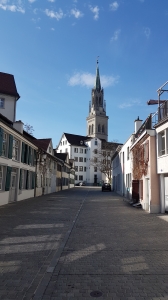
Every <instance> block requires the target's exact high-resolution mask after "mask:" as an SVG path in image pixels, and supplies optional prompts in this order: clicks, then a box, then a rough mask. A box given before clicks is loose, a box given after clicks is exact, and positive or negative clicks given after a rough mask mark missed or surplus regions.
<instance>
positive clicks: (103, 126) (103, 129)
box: [102, 125, 104, 133]
mask: <svg viewBox="0 0 168 300" xmlns="http://www.w3.org/2000/svg"><path fill="white" fill-rule="evenodd" d="M102 133H104V125H102Z"/></svg>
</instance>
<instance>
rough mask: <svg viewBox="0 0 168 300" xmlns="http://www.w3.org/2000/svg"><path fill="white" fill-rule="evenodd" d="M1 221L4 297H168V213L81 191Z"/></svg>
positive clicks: (9, 210) (4, 213)
mask: <svg viewBox="0 0 168 300" xmlns="http://www.w3.org/2000/svg"><path fill="white" fill-rule="evenodd" d="M0 216H1V217H0V226H1V230H0V274H1V280H0V299H5V300H8V299H19V300H22V299H24V300H31V299H33V300H40V299H41V300H49V299H51V300H56V299H57V300H64V299H65V300H72V299H74V300H80V299H84V300H89V299H90V300H91V299H95V298H99V299H103V300H104V299H105V300H106V299H109V300H111V299H130V300H133V299H138V300H139V299H155V300H158V299H168V215H152V214H148V213H145V212H144V211H143V210H141V209H136V208H133V207H131V206H130V205H129V204H128V203H127V202H125V201H123V198H122V197H120V196H119V195H117V194H115V193H113V192H104V193H102V192H101V189H100V188H89V187H76V188H74V189H71V190H65V191H62V192H58V193H54V194H50V195H47V196H42V197H38V198H32V199H28V200H25V201H21V202H17V203H14V204H8V205H6V206H3V207H0Z"/></svg>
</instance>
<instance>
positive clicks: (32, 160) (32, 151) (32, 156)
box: [31, 148, 34, 166]
mask: <svg viewBox="0 0 168 300" xmlns="http://www.w3.org/2000/svg"><path fill="white" fill-rule="evenodd" d="M31 153H32V155H31V165H32V166H34V149H33V148H31Z"/></svg>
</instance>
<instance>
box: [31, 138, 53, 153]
mask: <svg viewBox="0 0 168 300" xmlns="http://www.w3.org/2000/svg"><path fill="white" fill-rule="evenodd" d="M50 141H51V138H48V139H37V140H33V143H34V144H35V145H36V146H37V147H39V148H42V149H43V150H45V151H47V149H48V145H49V143H50Z"/></svg>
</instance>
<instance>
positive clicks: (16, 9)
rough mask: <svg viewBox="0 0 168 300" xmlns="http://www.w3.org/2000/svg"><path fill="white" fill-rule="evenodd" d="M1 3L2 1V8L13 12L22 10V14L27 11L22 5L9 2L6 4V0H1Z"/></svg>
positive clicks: (0, 6)
mask: <svg viewBox="0 0 168 300" xmlns="http://www.w3.org/2000/svg"><path fill="white" fill-rule="evenodd" d="M1 3H2V4H1ZM1 3H0V8H1V9H3V10H9V11H11V12H20V13H22V14H24V13H25V10H24V9H23V8H22V7H21V6H17V5H8V4H6V1H1Z"/></svg>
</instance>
